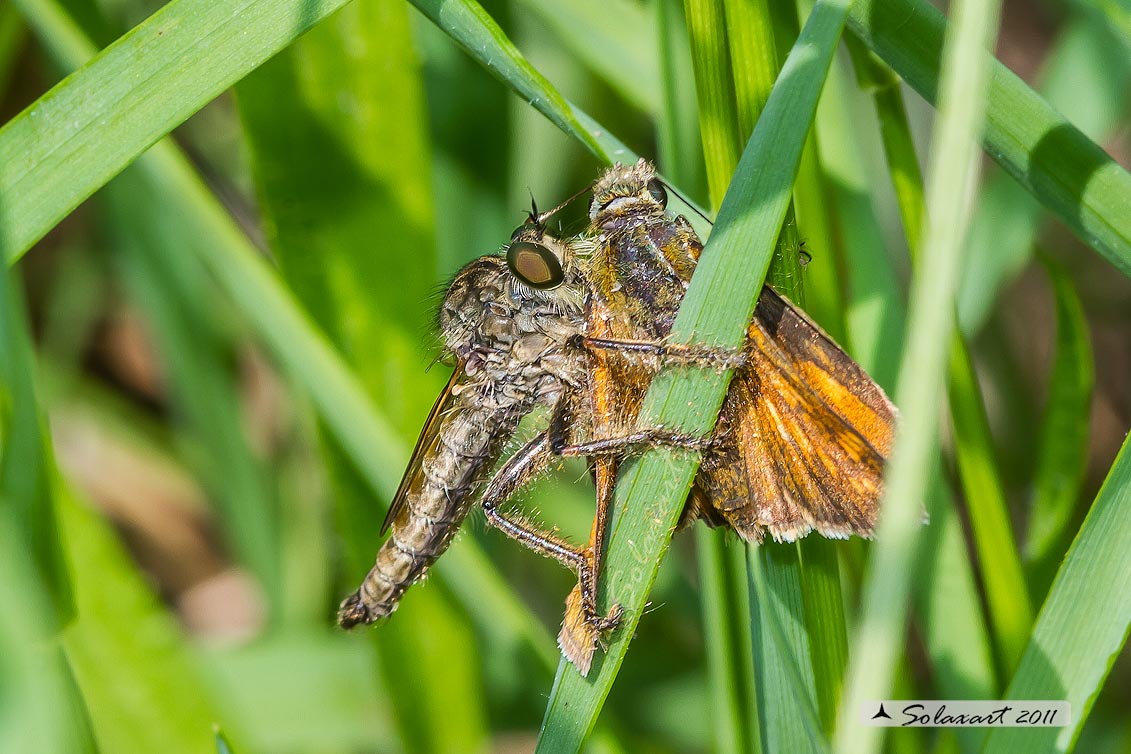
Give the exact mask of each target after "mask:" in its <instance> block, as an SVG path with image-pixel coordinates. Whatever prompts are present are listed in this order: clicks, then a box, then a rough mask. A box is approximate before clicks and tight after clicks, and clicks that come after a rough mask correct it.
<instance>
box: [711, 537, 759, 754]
mask: <svg viewBox="0 0 1131 754" xmlns="http://www.w3.org/2000/svg"><path fill="white" fill-rule="evenodd" d="M695 534H696V537H695V539H696V549H697V550H698V552H699V558H698V562H699V579H700V587H699V588H700V591H701V593H702V597H701V599H702V604H703V624H704V625H703V640H704V643H705V644H706V652H707V682H708V684H709V686H710V693H711V696H710V700H711V701H710V710H711V728H712V729H713V732H714V735H713V738H712V743H713V747H712V748H713V750H714V751H717V752H719V754H744V753H745V752H757V751H759V747H758V743H757V742H758V737H759V734H758V716H757V715H756V714H755V712H756V711H757V709H758V707H757V704H756V701H757V700H756V694H757V691H756V689H757V686H756V684H755V682H754V671H755V664H754V656H753V646H752V645H751V638H750V609H751V606H750V598H749V596H748V590H747V585H746V557H745V548H743V547H741V546H739V545H737V544H735V543H733V542H730V543H728V542H727V541H726V540H725V539H724V538H723V536H721V534H722V533H721V532H717V531H711V530H709V529H707V528H706V527H699V528H698V529H697V530H696V532H695Z"/></svg>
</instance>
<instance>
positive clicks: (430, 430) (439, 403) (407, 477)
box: [381, 362, 463, 536]
mask: <svg viewBox="0 0 1131 754" xmlns="http://www.w3.org/2000/svg"><path fill="white" fill-rule="evenodd" d="M462 376H463V363H462V362H461V363H459V364H457V365H456V368H455V371H453V372H452V376H451V378H449V379H448V384H447V385H445V386H444V389H443V390H441V391H440V395H439V396H438V397H437V398H436V402H435V403H434V404H433V405H432V410H431V411H429V412H428V418H427V419H426V420H425V421H424V428H423V429H422V430H420V437H418V438H416V447H415V448H413V449H412V456H411V458H409V461H408V466H406V467H405V472H404V476H403V477H401V483H400V485H399V486H398V487H397V492H396V494H395V495H393V502H392V503H390V504H389V511H388V512H387V513H386V514H385V520H384V522H382V524H381V536H384V535H385V533H386V532H388V531H389V527H390V526H392V525H393V521H395V520H396V518H397V516H398V515H399V514H400V513H401V511H402V510H404V507H405V505H406V504H407V502H408V498H409V494H408V493H409V490H411V489H413V488H414V487H416V486H419V482H420V481H421V475H423V474H424V466H423V464H422V463H421V461H422V460H423V459H424V458H425V457H426V456H428V455H429V453H430V451H431V449H432V448H434V447H435V446H436V444H437V443H438V442H440V428H441V427H442V426H443V421H442V418H443V416H444V415H445V414H446V413H448V412H449V411H450V410H451V409H452V408H454V404H455V398H456V393H455V391H453V388H454V387H455V386H456V384H457V383H458V382H459V379H460V377H462Z"/></svg>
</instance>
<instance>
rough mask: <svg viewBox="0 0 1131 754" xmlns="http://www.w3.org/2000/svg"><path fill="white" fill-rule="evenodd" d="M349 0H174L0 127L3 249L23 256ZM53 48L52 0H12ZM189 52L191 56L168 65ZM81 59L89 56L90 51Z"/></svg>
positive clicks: (59, 34)
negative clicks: (166, 139) (144, 154)
mask: <svg viewBox="0 0 1131 754" xmlns="http://www.w3.org/2000/svg"><path fill="white" fill-rule="evenodd" d="M345 2H346V0H326V1H325V2H320V3H315V4H312V3H310V2H308V0H238V1H237V2H235V3H231V2H224V1H223V0H174V1H173V2H170V3H168V4H167V5H165V6H164V7H162V8H161V9H160V10H158V11H157V12H156V13H154V14H153V15H152V16H151V17H149V18H148V19H146V20H145V21H144V22H143V23H141V24H139V25H138V26H137V27H136V28H134V29H133V30H132V31H130V32H129V33H127V34H126V35H124V36H123V37H121V38H120V39H118V40H117V41H115V42H114V43H113V44H112V45H110V47H108V48H106V49H105V50H103V51H102V52H101V53H99V54H98V55H97V56H96V57H95V58H94V59H93V60H91V62H90V63H89V64H87V65H85V66H83V67H82V69H81V70H78V71H76V72H75V73H73V74H71V75H70V76H68V77H67V78H66V79H65V80H64V81H63V82H61V83H60V84H59V85H58V86H56V87H55V88H53V89H52V90H51V91H50V92H48V93H47V94H45V95H44V96H43V97H41V98H40V99H39V100H38V101H37V102H35V103H33V104H32V105H31V106H30V107H29V108H28V109H27V110H25V111H24V112H23V113H22V114H21V115H19V116H17V117H16V118H14V119H12V121H10V122H9V123H8V124H7V125H6V126H5V127H4V128H3V130H0V166H2V167H0V170H2V176H0V186H2V189H0V193H3V194H4V196H5V197H7V201H5V204H4V206H3V207H2V208H0V211H2V212H3V215H0V249H2V250H3V252H4V254H5V256H6V257H7V258H8V259H16V258H18V257H19V256H20V255H21V254H22V253H23V252H24V251H25V250H26V249H27V248H28V247H30V246H31V245H32V244H33V243H35V242H36V241H37V240H39V239H40V238H41V237H42V236H43V234H44V233H46V232H47V231H48V230H50V229H51V228H52V227H53V226H54V225H55V224H56V223H58V222H59V220H61V219H62V218H63V217H65V216H66V215H67V214H68V213H69V212H70V211H71V210H73V209H74V208H75V207H76V206H78V204H79V203H80V202H82V201H83V200H84V199H86V198H87V197H88V196H90V195H91V194H92V193H93V192H94V191H95V190H97V189H98V188H100V187H101V186H102V185H104V184H105V183H106V182H107V181H109V180H110V179H111V178H113V177H114V176H115V175H117V174H118V173H119V172H120V171H121V170H122V168H124V167H125V166H126V165H128V164H129V163H131V162H132V161H133V160H134V159H136V158H137V156H138V155H139V154H141V153H142V152H143V151H145V150H146V149H147V148H149V147H150V146H151V145H152V144H154V143H155V142H156V141H157V140H158V139H160V138H161V137H162V136H165V135H166V134H167V133H169V132H170V131H171V130H173V128H175V127H176V126H178V125H180V124H181V123H183V122H184V121H185V120H186V119H187V118H188V117H189V116H190V115H192V114H193V113H195V112H196V111H197V110H199V109H200V108H201V107H203V106H204V105H205V104H207V103H208V102H210V101H212V100H213V99H215V97H216V96H217V95H218V94H220V92H222V91H224V90H225V89H227V88H228V87H230V86H231V85H232V84H234V83H235V82H236V81H239V80H240V79H241V78H243V77H244V76H245V75H246V74H247V73H249V72H250V71H252V70H253V69H255V67H256V66H258V65H260V64H261V63H262V62H263V61H265V60H267V59H268V58H270V57H271V56H272V55H274V54H275V53H276V52H278V51H279V50H281V49H282V48H283V47H285V46H286V45H288V44H290V43H291V42H292V41H294V40H295V39H296V38H297V37H298V36H300V35H301V34H302V33H303V32H305V31H306V30H307V29H309V28H310V27H311V26H313V25H314V24H315V23H316V22H318V21H319V20H321V19H322V18H325V17H326V16H328V15H329V14H330V13H332V12H333V11H335V10H337V9H338V8H339V7H341V6H342V5H344V4H345ZM13 4H14V5H16V6H17V7H18V8H19V9H20V10H21V11H22V12H23V14H24V17H25V18H26V19H27V21H28V23H29V24H31V25H32V26H36V27H39V28H38V29H37V32H38V33H39V34H40V36H41V37H43V38H45V40H46V42H47V44H48V45H49V47H51V48H52V52H53V54H54V55H56V56H57V57H68V56H73V55H72V53H71V52H70V51H71V50H73V49H75V46H76V44H81V40H80V39H78V38H76V33H75V31H74V30H70V31H68V30H62V29H60V28H59V27H57V26H54V27H53V28H51V29H50V31H48V30H47V29H45V28H44V26H43V24H44V22H45V21H47V22H48V23H50V19H51V17H53V16H57V15H58V10H57V8H55V7H54V4H53V3H52V2H50V0H16V2H14V3H13ZM171 60H191V61H193V63H192V65H191V66H180V65H170V64H169V61H171ZM84 62H85V57H84Z"/></svg>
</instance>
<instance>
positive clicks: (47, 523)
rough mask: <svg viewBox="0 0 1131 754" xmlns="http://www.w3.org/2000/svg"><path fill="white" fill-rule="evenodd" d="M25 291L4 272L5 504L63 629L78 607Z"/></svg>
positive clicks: (0, 282) (1, 418)
mask: <svg viewBox="0 0 1131 754" xmlns="http://www.w3.org/2000/svg"><path fill="white" fill-rule="evenodd" d="M21 286H22V283H21V282H20V280H19V278H18V276H17V275H16V274H15V273H14V272H12V271H10V270H8V269H4V270H3V271H2V272H0V505H3V506H4V507H5V508H7V509H8V510H9V512H10V513H11V514H12V516H11V520H12V521H13V522H15V523H16V524H17V525H18V526H19V530H20V531H21V533H22V535H23V537H24V539H25V541H26V542H27V543H28V550H29V552H30V553H31V557H32V558H33V559H34V560H35V566H36V568H37V569H38V571H39V578H40V579H41V580H42V583H43V584H44V585H45V586H46V588H47V594H48V597H49V603H50V605H49V606H50V608H51V610H52V612H53V614H54V615H53V619H54V623H55V625H56V627H59V626H61V625H62V624H64V623H66V622H67V621H68V620H69V619H70V617H71V615H72V613H73V608H74V606H73V605H72V604H71V591H70V580H69V577H68V573H67V566H66V564H65V562H64V561H63V557H62V549H61V545H60V541H59V527H58V523H57V522H56V520H55V503H54V490H53V488H52V479H51V476H52V474H53V469H54V466H55V460H54V453H53V450H52V447H51V440H50V437H49V436H48V433H47V431H46V428H45V426H44V421H43V417H42V416H41V415H40V409H39V405H40V404H39V399H38V397H37V395H36V392H37V391H36V383H35V357H34V354H33V352H32V345H31V335H30V329H29V328H30V325H29V324H28V320H27V315H26V313H25V311H24V300H23V292H22V289H21Z"/></svg>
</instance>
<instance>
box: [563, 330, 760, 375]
mask: <svg viewBox="0 0 1131 754" xmlns="http://www.w3.org/2000/svg"><path fill="white" fill-rule="evenodd" d="M575 342H576V345H577V346H579V347H581V348H585V349H587V350H591V351H609V352H611V353H617V354H621V355H622V356H626V357H632V356H636V357H640V356H650V357H652V358H655V359H657V360H658V361H659V362H660V366H665V365H669V364H684V365H688V366H698V367H707V368H710V369H719V370H723V369H741V368H743V367H745V366H746V365H747V364H748V363H749V359H748V358H747V357H746V354H745V353H744V352H743V351H742V349H736V348H724V347H721V346H705V345H698V344H687V343H663V342H660V341H652V340H616V339H613V338H591V337H589V336H587V335H578V336H577V337H576V339H575Z"/></svg>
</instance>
